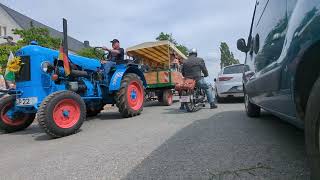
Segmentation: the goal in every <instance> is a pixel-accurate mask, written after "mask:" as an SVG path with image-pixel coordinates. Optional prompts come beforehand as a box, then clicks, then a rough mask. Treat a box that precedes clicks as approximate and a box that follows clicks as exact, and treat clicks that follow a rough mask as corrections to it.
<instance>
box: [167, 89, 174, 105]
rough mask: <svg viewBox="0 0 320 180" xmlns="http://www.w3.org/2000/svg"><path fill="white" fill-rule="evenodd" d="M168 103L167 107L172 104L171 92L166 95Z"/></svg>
mask: <svg viewBox="0 0 320 180" xmlns="http://www.w3.org/2000/svg"><path fill="white" fill-rule="evenodd" d="M168 103H169V105H171V104H172V103H173V94H172V93H171V92H169V94H168Z"/></svg>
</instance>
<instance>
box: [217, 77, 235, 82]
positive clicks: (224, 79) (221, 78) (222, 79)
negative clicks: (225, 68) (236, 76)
mask: <svg viewBox="0 0 320 180" xmlns="http://www.w3.org/2000/svg"><path fill="white" fill-rule="evenodd" d="M232 78H233V77H219V81H229V80H231V79H232Z"/></svg>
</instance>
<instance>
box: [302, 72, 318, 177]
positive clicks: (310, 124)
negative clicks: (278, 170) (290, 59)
mask: <svg viewBox="0 0 320 180" xmlns="http://www.w3.org/2000/svg"><path fill="white" fill-rule="evenodd" d="M319 92H320V78H318V80H317V81H316V83H315V84H314V86H313V88H312V91H311V94H310V96H309V100H308V103H307V108H306V116H305V130H304V133H305V141H306V149H307V154H308V158H309V164H310V167H311V179H320V109H319V103H320V93H319Z"/></svg>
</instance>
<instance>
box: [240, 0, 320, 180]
mask: <svg viewBox="0 0 320 180" xmlns="http://www.w3.org/2000/svg"><path fill="white" fill-rule="evenodd" d="M237 47H238V49H239V50H240V51H242V52H244V53H246V60H245V64H246V66H247V67H248V68H249V71H247V72H244V74H243V85H244V86H243V88H244V93H245V107H246V112H247V115H248V116H249V117H258V116H259V115H260V109H261V108H262V109H265V110H267V111H269V112H271V113H273V114H275V115H277V116H279V117H281V118H282V119H285V120H287V121H289V122H291V123H294V124H295V125H298V126H300V127H304V129H305V138H306V146H307V153H308V155H309V159H310V164H311V171H312V173H311V174H312V179H317V180H318V179H320V74H319V72H320V0H257V2H256V5H255V9H254V14H253V18H252V23H251V28H250V33H249V37H248V39H247V42H246V40H245V39H239V40H238V42H237Z"/></svg>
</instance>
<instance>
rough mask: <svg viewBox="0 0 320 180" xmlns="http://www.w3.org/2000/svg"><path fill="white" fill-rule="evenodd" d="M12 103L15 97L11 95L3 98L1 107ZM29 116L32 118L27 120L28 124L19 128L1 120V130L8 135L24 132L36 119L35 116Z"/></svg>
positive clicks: (0, 103)
mask: <svg viewBox="0 0 320 180" xmlns="http://www.w3.org/2000/svg"><path fill="white" fill-rule="evenodd" d="M10 101H14V97H13V96H10V95H4V96H2V97H1V101H0V107H2V106H3V105H5V104H6V103H8V102H10ZM29 116H30V117H29V118H28V119H27V120H26V122H25V123H24V124H21V125H19V126H10V125H8V124H5V123H4V122H2V120H0V129H2V130H3V131H5V132H6V133H13V132H17V131H22V130H24V129H26V128H28V127H29V126H30V125H31V124H32V122H33V121H34V119H35V114H30V115H29Z"/></svg>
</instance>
